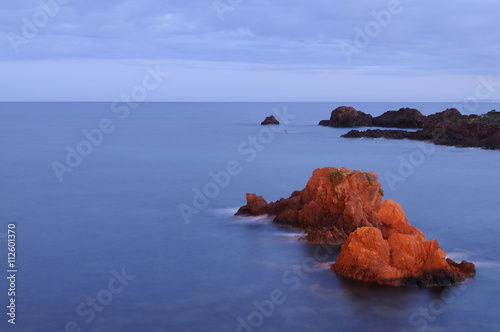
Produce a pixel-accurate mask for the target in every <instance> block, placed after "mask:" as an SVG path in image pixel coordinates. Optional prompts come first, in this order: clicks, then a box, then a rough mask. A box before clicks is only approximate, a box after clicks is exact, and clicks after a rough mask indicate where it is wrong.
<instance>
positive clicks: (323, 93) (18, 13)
mask: <svg viewBox="0 0 500 332" xmlns="http://www.w3.org/2000/svg"><path fill="white" fill-rule="evenodd" d="M41 4H46V5H44V6H42V5H41ZM44 8H45V9H44ZM376 13H378V14H376ZM499 14H500V1H498V0H478V1H474V2H472V1H470V0H468V1H465V0H441V1H435V0H434V1H430V0H413V1H411V0H400V1H398V0H390V1H387V0H382V1H379V0H356V1H351V2H348V1H335V0H310V1H304V0H273V1H271V0H221V1H213V0H189V1H188V0H141V1H138V0H130V1H122V0H100V1H97V0H86V1H83V0H42V1H38V0H33V1H32V0H20V1H15V2H14V1H7V2H4V3H2V8H1V9H0V17H1V20H0V26H1V29H0V30H1V35H0V45H1V48H0V49H1V52H0V73H1V76H0V91H1V94H0V100H4V101H10V100H21V101H25V100H34V101H37V100H77V101H80V100H85V101H87V100H96V101H111V100H115V99H117V98H121V96H122V95H123V94H130V93H131V92H134V93H135V94H134V95H135V96H136V97H137V98H139V97H140V98H141V99H142V98H143V99H144V100H146V101H459V100H464V99H466V98H476V97H480V98H486V99H500V83H499V84H494V83H493V84H489V86H488V87H486V88H482V89H481V88H479V90H478V86H481V83H480V82H481V81H480V79H479V77H483V78H484V79H486V80H490V81H493V82H497V81H499V82H500V73H499V68H500V19H499V18H498V15H499ZM377 17H378V18H377ZM148 68H149V69H148ZM151 71H156V72H157V74H156V80H155V78H154V77H148V75H149V76H151ZM166 72H168V73H169V75H168V77H166V75H165V73H166ZM158 73H160V74H158ZM146 88H147V89H146ZM144 91H146V92H147V93H146V94H145V95H144V96H143V93H144ZM478 91H479V92H480V93H479V94H478ZM141 93H142V94H141Z"/></svg>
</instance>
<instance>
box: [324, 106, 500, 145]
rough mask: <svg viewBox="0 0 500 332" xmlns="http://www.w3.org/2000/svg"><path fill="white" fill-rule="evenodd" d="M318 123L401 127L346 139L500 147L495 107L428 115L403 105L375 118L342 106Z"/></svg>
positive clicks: (352, 134)
mask: <svg viewBox="0 0 500 332" xmlns="http://www.w3.org/2000/svg"><path fill="white" fill-rule="evenodd" d="M319 125H322V126H329V127H338V128H350V127H382V128H402V129H367V130H365V131H360V130H351V131H349V132H348V133H347V134H345V135H342V137H346V138H361V137H367V138H388V139H410V140H418V141H428V142H432V143H434V144H438V145H448V146H456V147H479V148H483V149H491V150H498V149H500V112H496V111H495V110H493V111H491V112H489V113H486V114H483V115H480V116H478V115H475V114H473V115H462V114H461V113H460V112H459V111H458V110H457V109H455V108H450V109H447V110H445V111H443V112H439V113H436V114H433V115H429V116H425V115H423V114H422V113H420V112H419V111H418V110H416V109H411V108H401V109H399V110H398V111H388V112H385V113H384V114H382V115H380V116H378V117H372V116H371V115H370V114H366V113H364V112H361V111H357V110H356V109H354V108H353V107H345V106H341V107H338V108H336V109H335V110H334V111H332V114H331V116H330V120H323V121H321V122H320V123H319ZM404 129H419V130H417V131H408V130H404Z"/></svg>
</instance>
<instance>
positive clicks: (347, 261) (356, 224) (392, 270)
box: [236, 167, 475, 287]
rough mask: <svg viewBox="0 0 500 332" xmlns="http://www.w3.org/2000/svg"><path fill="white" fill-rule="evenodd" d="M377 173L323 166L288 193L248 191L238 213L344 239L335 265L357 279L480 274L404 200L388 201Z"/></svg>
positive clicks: (405, 280) (427, 279)
mask: <svg viewBox="0 0 500 332" xmlns="http://www.w3.org/2000/svg"><path fill="white" fill-rule="evenodd" d="M382 194H383V192H382V191H381V189H380V184H379V183H378V180H377V175H376V174H374V173H366V172H360V171H350V170H349V169H347V168H341V169H339V168H330V167H327V168H321V169H317V170H315V171H314V172H313V176H312V177H311V178H310V179H309V181H308V183H307V185H306V187H305V188H304V189H303V190H301V191H295V192H294V193H292V195H291V196H290V198H288V199H280V200H279V201H277V202H274V203H269V204H268V203H267V202H266V201H265V200H264V198H262V196H256V195H255V194H247V205H245V206H243V207H241V208H240V209H239V210H238V212H237V213H236V215H263V214H269V215H270V216H274V222H276V223H279V224H283V225H289V226H294V227H298V228H301V229H304V230H305V231H306V232H307V233H308V234H307V236H306V237H305V239H306V240H308V241H310V242H313V243H329V244H339V243H344V242H345V244H344V245H342V249H341V253H340V255H339V257H338V258H337V261H336V262H335V264H334V265H332V269H333V270H334V271H336V272H337V273H338V274H340V275H342V276H345V277H348V278H352V279H357V280H364V281H369V282H376V283H379V284H385V285H394V286H403V285H417V286H422V287H432V286H442V285H449V284H452V283H456V282H461V281H463V280H464V279H465V277H466V276H473V275H474V274H475V268H474V264H472V263H468V262H465V261H464V262H462V263H460V264H458V263H455V262H453V261H452V260H450V259H446V253H445V252H444V251H443V250H442V249H441V248H440V247H439V245H438V243H437V242H436V240H432V241H428V240H426V239H425V236H424V234H423V233H422V232H421V231H419V230H418V229H417V228H415V227H414V226H412V225H410V224H409V223H408V218H406V215H405V214H404V211H403V209H402V208H401V205H399V204H398V203H396V202H393V201H391V200H386V201H384V202H383V203H382Z"/></svg>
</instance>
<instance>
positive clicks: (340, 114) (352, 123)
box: [319, 106, 373, 128]
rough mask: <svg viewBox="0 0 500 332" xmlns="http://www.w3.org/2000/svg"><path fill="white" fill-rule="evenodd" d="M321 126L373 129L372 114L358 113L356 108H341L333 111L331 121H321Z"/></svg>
mask: <svg viewBox="0 0 500 332" xmlns="http://www.w3.org/2000/svg"><path fill="white" fill-rule="evenodd" d="M319 125H321V126H329V127H341V128H343V127H371V126H372V125H373V122H372V116H371V115H370V114H366V113H363V112H361V111H356V109H355V108H354V107H346V106H340V107H337V108H336V109H335V110H333V111H332V114H331V116H330V120H323V121H320V123H319Z"/></svg>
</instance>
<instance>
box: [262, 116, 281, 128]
mask: <svg viewBox="0 0 500 332" xmlns="http://www.w3.org/2000/svg"><path fill="white" fill-rule="evenodd" d="M260 124H261V125H263V126H264V125H279V124H280V122H279V121H278V120H276V118H275V117H274V115H271V116H268V117H267V118H266V119H265V120H264V121H262V122H261V123H260Z"/></svg>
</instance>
